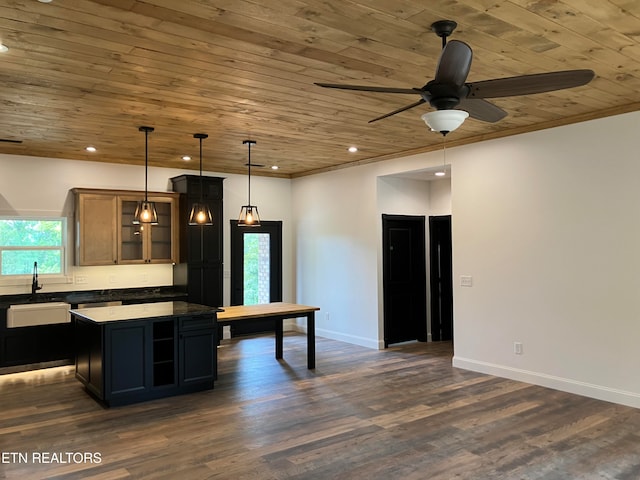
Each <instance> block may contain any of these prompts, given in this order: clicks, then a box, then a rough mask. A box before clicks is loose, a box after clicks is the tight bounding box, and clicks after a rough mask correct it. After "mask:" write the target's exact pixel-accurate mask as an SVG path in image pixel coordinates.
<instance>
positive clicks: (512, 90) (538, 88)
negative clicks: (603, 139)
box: [467, 70, 595, 98]
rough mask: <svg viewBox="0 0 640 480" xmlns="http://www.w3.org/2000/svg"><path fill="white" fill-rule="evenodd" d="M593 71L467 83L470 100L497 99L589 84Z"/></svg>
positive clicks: (575, 71)
mask: <svg viewBox="0 0 640 480" xmlns="http://www.w3.org/2000/svg"><path fill="white" fill-rule="evenodd" d="M594 76H595V73H594V72H593V70H565V71H562V72H549V73H534V74H532V75H520V76H518V77H509V78H495V79H493V80H484V81H481V82H471V83H468V84H467V86H468V87H469V94H468V97H470V98H498V97H513V96H516V95H530V94H533V93H543V92H552V91H554V90H562V89H564V88H572V87H579V86H581V85H585V84H587V83H589V82H590V81H591V80H592V79H593V77H594Z"/></svg>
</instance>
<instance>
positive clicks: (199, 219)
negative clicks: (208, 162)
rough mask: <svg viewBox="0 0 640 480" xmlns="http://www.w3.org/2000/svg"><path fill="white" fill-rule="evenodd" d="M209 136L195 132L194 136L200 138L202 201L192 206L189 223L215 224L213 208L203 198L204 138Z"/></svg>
mask: <svg viewBox="0 0 640 480" xmlns="http://www.w3.org/2000/svg"><path fill="white" fill-rule="evenodd" d="M208 136H209V135H207V134H206V133H194V134H193V138H197V139H199V140H200V201H199V202H194V204H193V206H192V207H191V213H190V214H189V225H213V217H212V216H211V210H210V209H209V206H208V205H207V204H206V203H204V201H203V199H202V196H203V186H202V140H204V139H205V138H207V137H208Z"/></svg>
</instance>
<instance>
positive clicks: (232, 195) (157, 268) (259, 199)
mask: <svg viewBox="0 0 640 480" xmlns="http://www.w3.org/2000/svg"><path fill="white" fill-rule="evenodd" d="M186 167H194V168H195V165H191V164H185V169H184V170H182V169H168V168H157V167H150V168H149V178H148V185H149V190H150V191H169V190H170V189H171V182H170V181H169V179H170V178H171V177H174V176H178V175H182V174H196V175H197V174H198V172H197V171H194V170H188V169H187V168H186ZM204 174H205V175H211V176H220V177H225V180H224V182H223V188H224V192H223V195H224V218H223V219H222V223H223V233H224V253H225V257H224V262H225V267H224V270H225V279H224V298H225V304H228V302H229V292H230V287H229V278H228V272H229V264H230V261H229V250H230V248H229V220H230V219H232V218H233V219H235V218H237V215H238V213H239V211H240V206H241V205H243V204H245V203H246V201H247V198H246V194H247V177H246V176H244V175H231V174H216V173H210V172H204ZM251 180H252V181H251V200H252V203H254V204H256V205H258V207H259V209H260V214H261V217H262V219H264V220H282V221H283V296H284V299H285V301H292V300H293V298H294V293H293V280H292V278H293V247H292V238H293V237H292V231H291V227H290V226H291V223H292V222H291V208H290V205H291V181H290V180H287V179H279V178H267V177H256V176H252V179H251ZM74 187H86V188H112V189H127V190H144V167H143V166H133V165H116V164H105V163H99V162H88V161H77V160H58V159H53V158H37V157H26V156H18V155H2V154H0V215H25V216H38V215H48V216H66V217H67V218H68V223H69V229H70V235H71V238H73V233H72V232H73V208H74V205H73V196H72V195H71V194H70V193H69V190H70V189H72V188H74ZM67 254H68V257H69V262H70V263H73V247H72V244H71V243H70V249H69V251H68V252H67ZM78 275H81V276H83V277H86V279H87V283H86V284H81V285H80V284H74V283H58V284H54V283H49V284H48V283H47V281H46V278H43V277H41V280H42V282H43V284H44V287H43V290H42V292H52V291H56V292H62V291H71V290H75V291H78V290H95V289H113V288H134V287H144V286H166V285H172V283H173V267H172V266H171V265H113V266H111V265H110V266H104V267H76V266H73V265H70V266H69V271H68V276H69V277H70V279H71V282H73V279H74V278H75V277H76V276H78ZM30 286H31V279H30V278H29V279H25V281H24V284H23V285H0V295H7V294H17V293H28V292H30V291H31V290H30Z"/></svg>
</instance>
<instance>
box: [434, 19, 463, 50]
mask: <svg viewBox="0 0 640 480" xmlns="http://www.w3.org/2000/svg"><path fill="white" fill-rule="evenodd" d="M457 26H458V24H457V23H456V22H454V21H453V20H438V21H437V22H433V23H432V24H431V30H432V31H433V32H435V34H436V35H438V36H439V37H440V38H441V39H442V48H444V47H445V45H446V44H447V37H448V36H449V35H451V34H452V33H453V31H454V30H455V29H456V27H457Z"/></svg>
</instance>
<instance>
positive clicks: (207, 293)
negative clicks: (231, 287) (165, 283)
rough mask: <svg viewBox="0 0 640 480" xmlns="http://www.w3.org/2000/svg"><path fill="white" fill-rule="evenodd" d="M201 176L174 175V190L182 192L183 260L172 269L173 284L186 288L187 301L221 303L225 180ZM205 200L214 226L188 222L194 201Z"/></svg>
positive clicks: (218, 304)
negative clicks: (223, 185) (223, 189)
mask: <svg viewBox="0 0 640 480" xmlns="http://www.w3.org/2000/svg"><path fill="white" fill-rule="evenodd" d="M223 180H224V178H219V177H206V176H203V177H202V197H201V196H200V181H201V178H200V177H199V176H198V175H180V176H178V177H173V178H172V179H171V183H172V185H173V191H174V192H178V193H180V263H177V264H176V265H175V266H174V268H173V283H174V285H176V286H180V287H184V288H186V291H187V295H188V297H187V298H188V301H189V302H191V303H199V304H201V305H209V306H212V307H219V306H220V305H222V276H223V271H222V240H223V237H222V181H223ZM200 201H202V202H203V203H206V204H207V205H208V206H209V208H210V209H211V214H212V216H213V225H189V224H188V220H189V212H190V211H191V205H192V204H193V202H200Z"/></svg>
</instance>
